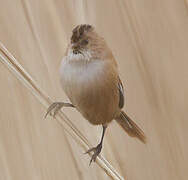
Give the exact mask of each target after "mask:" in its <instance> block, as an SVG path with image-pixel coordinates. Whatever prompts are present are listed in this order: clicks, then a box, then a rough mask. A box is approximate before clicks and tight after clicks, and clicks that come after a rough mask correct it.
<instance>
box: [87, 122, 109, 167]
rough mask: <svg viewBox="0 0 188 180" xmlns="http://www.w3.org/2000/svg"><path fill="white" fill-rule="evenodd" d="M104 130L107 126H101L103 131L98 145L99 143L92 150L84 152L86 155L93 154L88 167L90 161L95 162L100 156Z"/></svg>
mask: <svg viewBox="0 0 188 180" xmlns="http://www.w3.org/2000/svg"><path fill="white" fill-rule="evenodd" d="M106 128H107V126H104V125H103V131H102V137H101V141H100V143H99V144H98V145H97V146H96V147H93V148H91V149H89V150H88V151H87V152H86V153H90V152H94V154H93V155H92V157H91V160H90V163H89V165H90V164H91V163H92V161H94V162H95V160H96V158H97V156H98V155H99V154H100V152H101V149H102V142H103V138H104V134H105V131H106Z"/></svg>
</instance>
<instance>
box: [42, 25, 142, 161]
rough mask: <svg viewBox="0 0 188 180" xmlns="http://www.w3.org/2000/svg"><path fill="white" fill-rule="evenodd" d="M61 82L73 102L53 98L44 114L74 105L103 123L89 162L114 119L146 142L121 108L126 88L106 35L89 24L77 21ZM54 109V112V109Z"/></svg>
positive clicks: (92, 121) (88, 116)
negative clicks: (99, 137) (54, 100)
mask: <svg viewBox="0 0 188 180" xmlns="http://www.w3.org/2000/svg"><path fill="white" fill-rule="evenodd" d="M60 82H61V85H62V88H63V90H64V92H65V94H66V95H67V96H68V98H69V100H70V102H71V103H64V102H54V103H53V104H52V105H51V106H50V107H49V108H48V109H47V113H46V115H45V117H46V116H47V115H48V114H49V113H50V114H51V115H52V114H53V116H55V115H56V114H57V113H58V111H59V110H60V109H61V108H62V107H73V108H76V109H77V111H79V112H80V113H81V114H82V116H83V117H84V118H85V119H86V120H88V121H89V122H90V123H91V124H93V125H102V127H103V131H102V136H101V140H100V142H99V144H98V145H97V146H96V147H93V148H91V149H89V150H88V151H87V152H86V153H90V152H92V153H93V154H92V156H91V160H90V164H91V162H93V161H96V158H97V156H98V155H99V154H100V152H101V150H102V144H103V139H104V135H105V132H106V128H107V127H108V125H109V123H110V122H112V120H115V121H116V122H117V123H118V124H119V125H120V126H121V127H122V129H123V130H124V131H125V132H126V133H127V134H128V135H129V136H131V137H136V138H138V139H139V140H140V141H141V142H143V143H146V136H145V134H144V132H143V131H142V130H141V128H140V127H139V126H138V125H137V124H136V123H135V122H134V121H133V120H132V119H131V118H130V117H129V116H128V115H127V114H126V113H125V112H124V111H123V110H122V109H123V107H124V101H125V100H124V97H125V95H124V88H123V84H122V81H121V79H120V76H119V72H118V65H117V62H116V60H115V57H114V55H113V53H112V50H111V49H110V48H109V46H108V45H107V43H106V41H105V39H104V38H103V37H102V36H101V35H99V33H98V32H97V31H96V29H95V27H94V26H92V25H90V24H80V25H77V26H76V27H75V28H74V29H73V30H72V35H71V38H70V42H69V43H68V46H67V49H66V52H65V55H64V57H63V59H62V62H61V65H60ZM52 112H53V113H52Z"/></svg>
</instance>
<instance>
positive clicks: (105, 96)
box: [60, 60, 118, 124]
mask: <svg viewBox="0 0 188 180" xmlns="http://www.w3.org/2000/svg"><path fill="white" fill-rule="evenodd" d="M110 67H111V66H109V64H108V62H105V61H101V60H93V61H91V62H84V61H83V62H79V61H77V62H76V61H75V62H71V61H68V60H63V61H62V64H61V68H60V76H61V85H62V87H63V89H64V91H65V93H66V95H67V96H68V97H69V99H70V100H71V102H72V103H73V105H75V106H76V107H77V109H78V110H79V111H80V112H81V113H82V115H83V116H84V117H85V118H86V119H88V120H89V121H90V122H92V123H93V124H97V123H98V121H100V122H101V121H106V120H109V121H110V120H112V119H113V115H114V113H115V111H116V110H117V107H118V93H117V92H118V91H117V74H116V72H115V71H114V72H112V71H113V70H111V69H110ZM112 69H113V68H112Z"/></svg>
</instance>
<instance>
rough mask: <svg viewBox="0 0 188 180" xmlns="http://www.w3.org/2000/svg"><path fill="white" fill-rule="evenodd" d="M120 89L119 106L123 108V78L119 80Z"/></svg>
mask: <svg viewBox="0 0 188 180" xmlns="http://www.w3.org/2000/svg"><path fill="white" fill-rule="evenodd" d="M118 89H119V108H123V106H124V89H123V84H122V82H121V79H120V78H119V82H118Z"/></svg>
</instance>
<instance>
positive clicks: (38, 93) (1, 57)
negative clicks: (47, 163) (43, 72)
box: [0, 42, 124, 180]
mask: <svg viewBox="0 0 188 180" xmlns="http://www.w3.org/2000/svg"><path fill="white" fill-rule="evenodd" d="M0 61H1V62H2V63H3V64H4V65H5V66H6V67H7V68H8V69H9V70H10V71H11V72H12V73H13V74H14V75H15V76H16V77H17V78H18V79H19V80H20V81H21V83H23V84H24V85H25V87H26V88H28V89H29V90H30V91H31V92H32V94H33V95H34V96H35V97H36V98H37V99H38V101H39V102H40V103H41V104H42V105H43V106H44V107H45V108H48V107H49V105H50V104H52V100H51V99H50V97H49V96H48V95H47V94H46V93H45V92H44V91H43V90H42V89H41V88H40V87H39V85H38V84H37V83H36V82H35V81H34V80H33V79H32V77H31V76H30V75H29V73H28V72H26V71H25V69H24V68H23V67H22V66H21V65H20V64H19V62H18V61H17V60H16V59H15V58H14V56H13V55H12V54H11V53H10V52H9V51H8V50H7V49H6V48H5V46H4V45H3V44H2V43H1V42H0ZM55 119H56V120H57V122H58V123H59V124H60V125H61V126H62V127H63V129H64V130H65V131H66V132H67V133H68V134H69V135H70V136H71V137H72V138H73V139H74V140H76V142H77V143H78V145H80V146H81V147H82V148H83V149H84V150H88V148H91V145H90V143H89V142H88V140H87V139H86V138H85V137H84V135H83V134H82V133H81V132H80V131H79V130H78V129H77V127H76V126H75V125H74V124H73V123H72V122H71V120H70V119H68V117H67V116H66V115H65V114H64V113H63V112H62V111H60V112H59V113H58V114H57V116H56V118H55ZM96 163H97V164H98V165H99V167H100V168H101V169H102V170H104V171H105V173H106V174H107V175H108V176H109V177H111V178H112V179H115V180H123V179H124V178H123V177H122V176H121V175H120V174H119V173H118V172H117V171H116V170H115V169H114V168H113V167H112V165H111V164H110V163H109V162H108V161H107V160H106V159H105V158H104V157H102V156H101V155H100V156H99V157H98V158H97V159H96Z"/></svg>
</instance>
